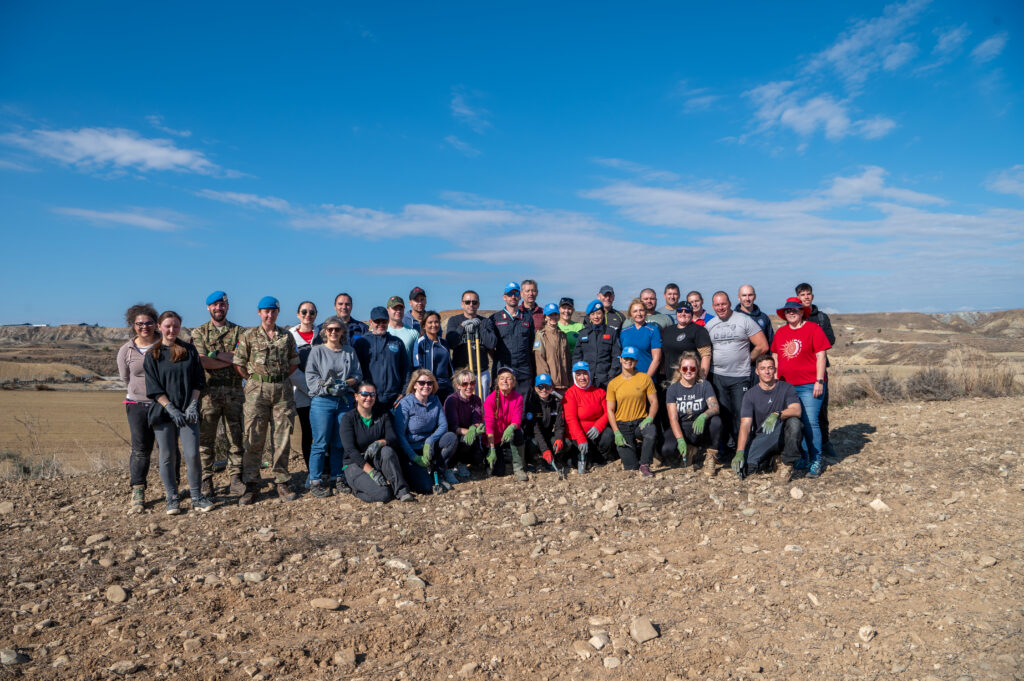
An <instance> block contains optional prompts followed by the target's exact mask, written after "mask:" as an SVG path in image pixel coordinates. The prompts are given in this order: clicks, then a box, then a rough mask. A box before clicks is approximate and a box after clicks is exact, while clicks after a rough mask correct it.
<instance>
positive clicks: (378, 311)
mask: <svg viewBox="0 0 1024 681" xmlns="http://www.w3.org/2000/svg"><path fill="white" fill-rule="evenodd" d="M387 318H388V311H387V309H385V308H383V307H381V306H380V305H378V306H377V307H375V308H373V309H372V310H370V321H371V322H375V321H377V320H378V319H387Z"/></svg>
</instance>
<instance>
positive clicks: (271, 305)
mask: <svg viewBox="0 0 1024 681" xmlns="http://www.w3.org/2000/svg"><path fill="white" fill-rule="evenodd" d="M256 309H258V310H280V309H281V304H280V303H279V302H277V298H275V297H274V296H263V297H262V298H260V302H259V304H258V305H256Z"/></svg>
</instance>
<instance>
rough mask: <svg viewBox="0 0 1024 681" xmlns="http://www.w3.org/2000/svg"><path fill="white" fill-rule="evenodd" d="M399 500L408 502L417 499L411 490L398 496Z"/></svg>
mask: <svg viewBox="0 0 1024 681" xmlns="http://www.w3.org/2000/svg"><path fill="white" fill-rule="evenodd" d="M398 500H399V501H406V502H409V501H416V497H414V496H413V495H412V493H411V492H410V491H409V490H405V491H404V492H402V493H401V494H399V495H398Z"/></svg>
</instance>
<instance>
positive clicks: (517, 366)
mask: <svg viewBox="0 0 1024 681" xmlns="http://www.w3.org/2000/svg"><path fill="white" fill-rule="evenodd" d="M489 321H490V323H491V326H492V327H493V329H494V335H495V336H496V340H497V344H496V345H495V348H494V365H495V366H494V368H495V369H500V368H501V367H509V368H510V369H512V373H514V374H515V375H516V380H517V381H519V382H522V381H531V382H532V381H533V372H534V364H533V361H534V360H533V336H534V327H533V315H532V314H530V313H529V312H527V311H525V310H522V309H520V310H517V311H516V314H515V315H514V316H513V315H510V314H509V313H508V310H504V309H503V310H501V311H499V312H495V313H494V314H492V315H491V317H490V319H489Z"/></svg>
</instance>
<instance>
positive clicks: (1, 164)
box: [0, 158, 36, 173]
mask: <svg viewBox="0 0 1024 681" xmlns="http://www.w3.org/2000/svg"><path fill="white" fill-rule="evenodd" d="M0 170H14V171H17V172H20V173H34V172H36V169H35V168H32V167H30V166H27V165H25V164H23V163H18V162H17V161H9V160H7V159H3V158H0Z"/></svg>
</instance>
